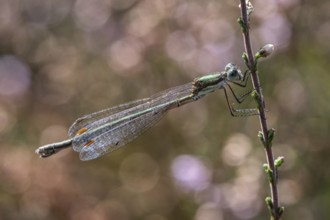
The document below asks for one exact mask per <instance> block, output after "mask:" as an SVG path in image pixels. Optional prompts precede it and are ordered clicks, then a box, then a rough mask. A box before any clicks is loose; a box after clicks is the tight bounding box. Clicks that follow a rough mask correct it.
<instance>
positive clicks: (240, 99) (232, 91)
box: [226, 83, 253, 104]
mask: <svg viewBox="0 0 330 220" xmlns="http://www.w3.org/2000/svg"><path fill="white" fill-rule="evenodd" d="M226 85H227V86H228V88H229V89H230V91H231V93H232V94H233V96H234V98H235V100H236V101H237V103H239V104H241V103H242V102H244V100H245V99H246V97H248V95H250V94H251V93H252V91H253V90H250V91H248V92H247V93H245V94H243V95H241V96H237V95H236V94H235V92H234V90H233V88H232V87H231V86H230V85H229V84H228V83H226Z"/></svg>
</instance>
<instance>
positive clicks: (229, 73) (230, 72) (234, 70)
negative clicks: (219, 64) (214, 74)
mask: <svg viewBox="0 0 330 220" xmlns="http://www.w3.org/2000/svg"><path fill="white" fill-rule="evenodd" d="M225 73H226V79H227V80H228V81H240V80H242V79H243V74H242V72H241V70H240V69H239V68H238V67H237V66H236V65H235V64H233V63H228V64H227V65H226V67H225Z"/></svg>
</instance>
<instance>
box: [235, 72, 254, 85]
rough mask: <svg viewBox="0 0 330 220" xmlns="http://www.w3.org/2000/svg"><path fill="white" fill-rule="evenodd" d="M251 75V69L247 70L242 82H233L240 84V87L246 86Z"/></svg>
mask: <svg viewBox="0 0 330 220" xmlns="http://www.w3.org/2000/svg"><path fill="white" fill-rule="evenodd" d="M250 75H251V71H250V70H246V71H245V73H244V75H243V79H242V83H239V82H232V83H233V84H235V85H238V86H240V87H246V85H247V82H248V80H249V78H250Z"/></svg>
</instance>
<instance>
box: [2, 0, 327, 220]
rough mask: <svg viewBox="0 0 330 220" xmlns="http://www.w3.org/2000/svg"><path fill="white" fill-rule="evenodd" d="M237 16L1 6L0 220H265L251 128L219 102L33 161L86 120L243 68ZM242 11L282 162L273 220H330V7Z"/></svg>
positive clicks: (168, 7)
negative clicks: (115, 140) (117, 138)
mask: <svg viewBox="0 0 330 220" xmlns="http://www.w3.org/2000/svg"><path fill="white" fill-rule="evenodd" d="M238 4H239V1H233V0H222V1H219V0H205V1H198V0H180V1H179V0H143V1H142V0H141V1H138V0H76V1H74V0H47V1H42V0H0V144H1V146H0V219H6V220H11V219H20V220H22V219H23V220H24V219H26V220H30V219H31V220H32V219H33V220H35V219H72V220H76V219H79V220H84V219H96V220H103V219H115V220H128V219H144V220H176V219H177V220H179V219H180V220H182V219H195V220H206V219H207V220H215V219H216V220H221V219H231V220H240V219H257V220H259V219H260V220H261V219H269V213H268V211H267V207H266V204H265V202H264V200H265V198H266V197H267V196H268V195H269V186H268V182H267V177H266V175H265V174H264V172H263V168H262V165H263V163H265V162H266V158H265V155H264V150H263V146H262V144H261V143H260V141H259V139H258V137H257V134H258V131H259V130H260V126H259V121H258V117H247V118H242V117H241V118H233V117H231V116H230V114H229V112H228V109H227V106H226V102H225V99H224V94H223V92H222V91H219V92H215V93H214V94H210V95H208V96H207V97H205V98H203V99H202V100H199V101H198V102H195V103H191V104H189V105H186V106H183V107H180V108H178V109H174V110H172V111H170V112H169V113H168V114H167V115H166V116H165V117H164V119H163V120H162V121H161V122H160V123H158V124H157V125H156V126H155V127H153V128H152V129H150V130H149V131H147V132H146V133H144V134H143V135H141V136H140V137H139V138H138V139H136V140H134V141H133V142H131V143H129V144H128V145H127V146H125V147H124V148H122V149H120V150H118V151H116V152H113V153H111V154H108V155H106V156H104V157H101V158H99V159H96V160H93V161H89V162H82V161H80V160H79V155H78V154H77V153H76V152H73V151H72V149H67V150H65V151H64V150H63V151H62V152H60V153H58V154H56V155H54V156H52V157H50V158H47V159H40V158H38V156H37V155H36V154H35V153H34V151H35V149H36V148H37V147H39V146H41V145H44V144H48V143H52V142H57V141H62V140H65V139H67V138H68V137H67V130H68V128H69V127H70V124H71V123H73V122H74V120H75V119H77V118H78V117H81V116H83V115H85V114H88V113H91V112H95V111H98V110H101V109H104V108H109V107H111V106H115V105H118V104H122V103H125V102H128V101H133V100H136V99H140V98H144V97H148V96H151V95H153V94H155V93H157V92H160V91H162V90H164V89H167V88H170V87H174V86H177V85H181V84H184V83H187V82H191V81H193V79H194V78H195V77H197V76H201V75H203V74H206V73H209V72H213V71H222V70H223V68H224V66H225V65H226V64H227V63H228V62H233V63H236V64H238V65H239V66H240V67H241V68H242V69H243V70H245V67H244V62H243V60H242V58H241V55H242V53H243V51H244V45H243V40H242V35H241V33H240V31H241V30H240V27H239V25H238V24H237V23H236V20H237V18H238V16H239V13H240V11H239V8H238ZM252 4H253V5H254V12H253V14H252V15H251V34H252V36H251V37H252V43H253V47H254V51H255V52H257V51H258V49H259V48H260V47H262V46H263V45H265V44H268V43H270V44H274V46H275V52H274V53H273V55H271V56H270V57H269V58H267V59H264V60H262V59H261V60H260V64H259V74H260V80H261V85H262V88H263V92H264V95H265V101H266V106H267V109H268V110H269V111H268V112H267V117H268V123H269V126H270V127H273V128H275V129H276V134H275V138H274V142H273V149H274V152H275V155H276V157H278V156H284V157H285V162H284V164H283V165H282V167H281V168H280V171H279V198H280V201H281V205H283V206H285V208H286V209H285V212H284V215H283V219H301V220H314V219H315V220H319V219H330V211H329V209H328V207H329V205H330V187H329V182H330V175H329V173H330V172H329V173H328V171H327V169H328V167H329V166H330V160H329V158H328V156H327V155H330V149H329V147H330V146H329V140H330V139H329V134H330V114H329V113H330V105H329V104H328V101H329V100H330V72H329V71H328V69H329V64H330V62H329V61H330V60H329V58H330V43H329V39H330V17H329V9H330V4H329V3H328V2H327V1H310V2H308V1H299V0H287V1H285V0H263V1H260V0H259V1H252ZM250 87H251V86H250ZM238 93H241V94H242V93H244V90H242V89H238ZM327 100H328V101H327ZM246 105H247V106H246V107H253V105H254V102H253V100H252V101H250V102H249V103H247V104H246ZM236 106H237V105H236ZM237 107H238V106H237Z"/></svg>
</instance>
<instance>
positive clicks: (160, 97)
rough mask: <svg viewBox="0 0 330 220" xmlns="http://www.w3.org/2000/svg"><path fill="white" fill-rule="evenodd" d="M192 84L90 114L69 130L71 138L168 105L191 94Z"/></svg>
mask: <svg viewBox="0 0 330 220" xmlns="http://www.w3.org/2000/svg"><path fill="white" fill-rule="evenodd" d="M191 92H192V83H187V84H184V85H181V86H177V87H174V88H170V89H168V90H165V91H163V92H160V93H158V94H156V95H153V96H151V97H150V98H144V99H140V100H137V101H133V102H129V103H126V104H122V105H119V106H116V107H113V108H109V109H105V110H102V111H99V112H96V113H93V114H89V115H86V116H83V117H81V118H79V119H77V120H76V121H75V122H74V123H73V124H72V126H71V127H70V129H69V132H68V133H69V136H70V137H71V138H74V137H75V136H76V135H77V133H78V132H79V130H81V129H83V128H86V129H87V130H90V129H94V128H97V127H99V126H101V125H103V124H106V123H109V122H112V121H115V120H117V119H119V118H123V117H125V116H126V115H130V114H134V113H135V112H139V111H143V110H145V109H147V108H151V107H153V106H157V105H159V104H161V103H166V102H169V101H172V100H176V99H179V98H180V97H183V96H186V95H189V94H191Z"/></svg>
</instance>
